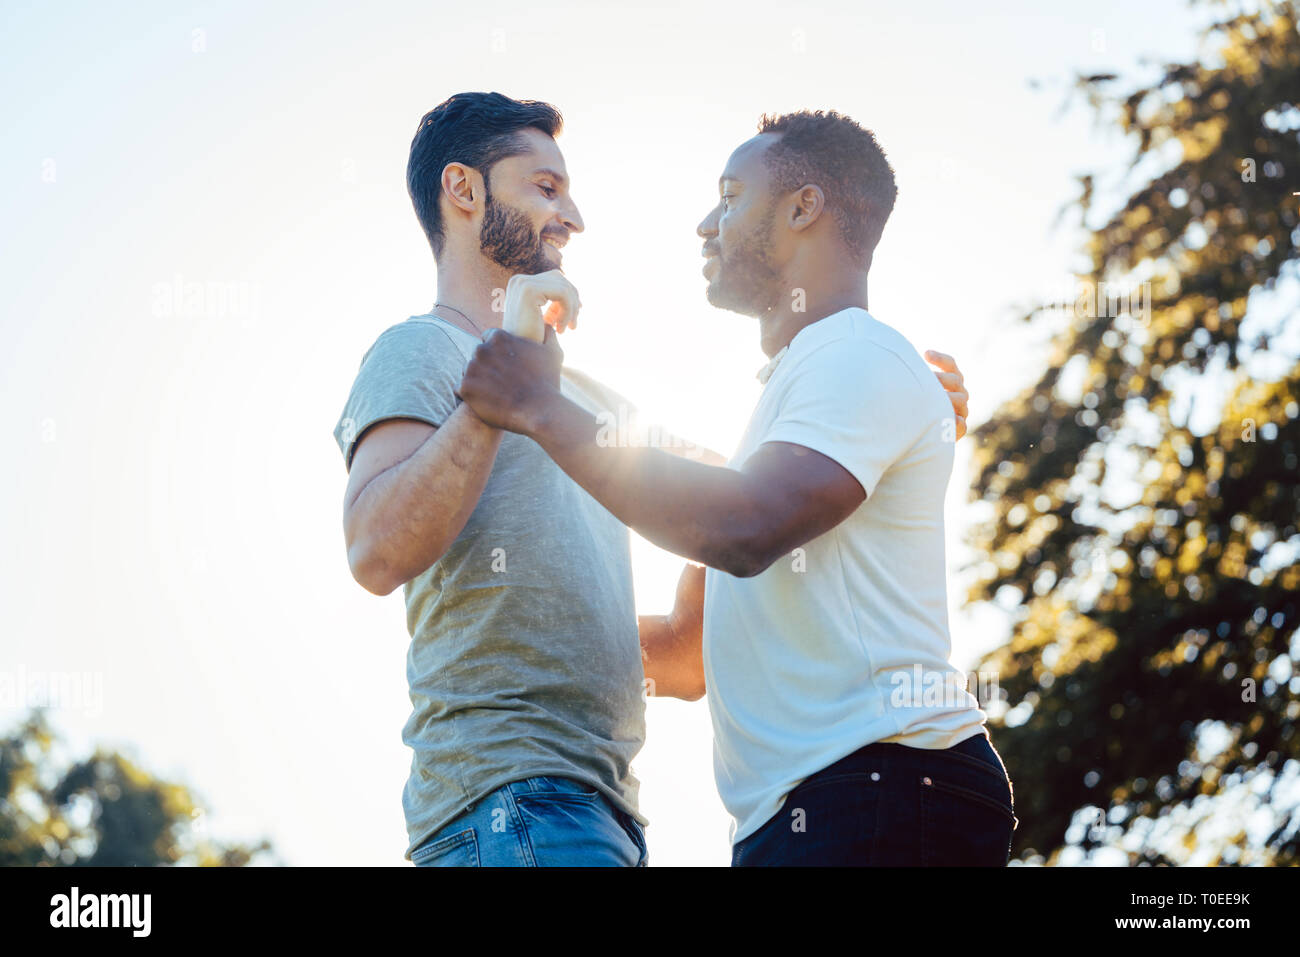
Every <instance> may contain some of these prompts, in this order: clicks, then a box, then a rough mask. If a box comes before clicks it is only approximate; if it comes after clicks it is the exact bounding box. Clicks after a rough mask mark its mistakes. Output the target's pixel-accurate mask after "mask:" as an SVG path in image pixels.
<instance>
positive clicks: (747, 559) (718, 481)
mask: <svg viewBox="0 0 1300 957" xmlns="http://www.w3.org/2000/svg"><path fill="white" fill-rule="evenodd" d="M599 433H600V425H599V422H598V420H597V419H596V417H595V416H593V415H592V414H591V413H589V412H587V411H586V410H585V409H583V408H582V407H581V406H579V405H577V404H575V403H573V402H571V401H569V400H568V399H566V398H564V397H563V396H558V395H557V396H556V397H554V399H552V400H551V401H549V402H547V403H546V406H545V407H544V408H542V409H538V410H536V414H535V415H534V416H533V422H532V424H531V426H530V428H529V429H528V430H527V434H528V435H530V436H531V437H532V438H533V440H534V441H536V442H537V443H538V444H539V445H540V446H541V447H542V448H543V449H545V451H546V452H547V454H548V455H550V456H551V458H552V459H554V460H555V463H556V464H557V465H559V466H560V468H562V469H563V470H564V471H565V472H566V473H568V475H569V477H570V478H572V479H573V480H574V481H575V482H577V483H578V484H579V485H581V486H582V487H583V488H584V489H586V490H587V492H588V493H590V494H591V496H592V497H593V498H595V499H596V500H597V501H598V502H600V503H601V504H602V505H604V506H605V508H607V509H608V510H609V511H610V512H611V513H613V514H614V515H615V516H616V517H617V518H618V519H619V520H620V521H622V522H623V524H625V525H627V526H628V527H630V528H632V529H634V530H635V531H637V532H638V533H639V534H641V535H642V536H644V537H645V538H646V539H648V540H649V541H651V542H653V543H654V544H656V545H658V546H660V547H661V548H665V549H667V550H668V551H671V552H674V553H676V554H678V555H681V556H683V557H684V558H689V559H692V560H694V561H697V562H701V563H703V564H705V565H711V566H712V567H714V568H718V569H721V570H723V571H727V572H732V573H733V574H738V575H744V574H752V573H753V571H754V567H755V566H754V563H755V561H756V557H757V555H759V554H760V553H761V552H762V550H763V548H764V545H763V539H764V533H765V531H766V529H767V527H768V525H767V523H766V522H765V521H764V517H763V514H762V509H761V508H760V507H759V506H758V503H757V498H756V496H753V495H751V494H749V490H748V489H747V483H748V481H749V480H748V479H747V478H746V477H745V476H744V475H742V474H741V473H739V472H737V471H734V470H732V469H728V468H718V467H715V466H709V465H702V464H700V463H698V462H693V461H690V460H689V459H688V458H684V457H680V456H673V455H669V454H668V453H666V452H664V451H663V450H661V449H656V448H621V447H615V446H604V447H602V446H601V445H600V444H599V443H598V436H599Z"/></svg>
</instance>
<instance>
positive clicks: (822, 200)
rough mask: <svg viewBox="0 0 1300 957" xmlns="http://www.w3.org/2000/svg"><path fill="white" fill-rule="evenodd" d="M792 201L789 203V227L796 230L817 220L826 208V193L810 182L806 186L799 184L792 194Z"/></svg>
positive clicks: (804, 227) (806, 226) (805, 227)
mask: <svg viewBox="0 0 1300 957" xmlns="http://www.w3.org/2000/svg"><path fill="white" fill-rule="evenodd" d="M792 198H793V202H792V203H791V204H790V228H791V229H793V230H795V231H796V232H798V231H799V230H802V229H807V228H808V227H809V226H811V225H812V224H813V223H815V222H817V220H818V218H819V217H820V216H821V214H822V210H824V209H825V208H826V194H825V193H823V192H822V188H821V187H820V186H814V185H812V184H811V183H810V184H808V185H807V186H801V187H800V188H799V190H798V191H797V192H795V193H794V194H793V197H792Z"/></svg>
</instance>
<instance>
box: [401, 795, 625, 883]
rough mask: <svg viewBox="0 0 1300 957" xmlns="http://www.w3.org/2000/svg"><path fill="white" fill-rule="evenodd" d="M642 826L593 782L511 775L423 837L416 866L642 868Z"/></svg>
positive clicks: (414, 861) (414, 860)
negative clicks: (500, 784) (509, 779)
mask: <svg viewBox="0 0 1300 957" xmlns="http://www.w3.org/2000/svg"><path fill="white" fill-rule="evenodd" d="M646 856H647V855H646V846H645V832H644V831H643V830H642V829H641V825H640V824H638V823H637V822H636V821H635V820H634V819H633V818H632V817H631V815H629V814H627V813H625V812H624V811H621V810H619V809H618V808H616V807H615V806H614V805H613V804H611V803H610V802H609V801H608V800H607V799H606V798H605V796H604V795H603V794H601V793H600V792H599V791H597V790H596V789H595V788H593V787H589V786H588V785H586V784H584V783H582V782H580V781H574V780H571V779H569V778H561V777H536V778H525V779H524V780H522V781H512V782H511V783H509V784H507V785H505V786H504V787H501V788H498V789H497V790H495V791H493V792H492V793H491V794H489V795H487V797H484V798H482V799H481V800H479V801H477V802H476V803H474V804H472V805H470V807H469V809H468V810H466V811H465V812H464V813H463V814H461V815H460V816H459V817H457V818H456V819H455V820H453V821H452V822H451V823H450V824H447V825H446V826H445V827H442V828H440V829H439V830H437V831H435V832H434V833H433V834H431V835H429V837H427V838H426V839H425V840H424V841H423V842H421V844H420V846H419V847H417V848H416V849H415V850H414V851H413V852H412V853H411V863H412V864H414V865H415V866H416V867H645V865H646Z"/></svg>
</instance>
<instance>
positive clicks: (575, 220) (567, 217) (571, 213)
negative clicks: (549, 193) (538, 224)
mask: <svg viewBox="0 0 1300 957" xmlns="http://www.w3.org/2000/svg"><path fill="white" fill-rule="evenodd" d="M560 219H562V220H564V227H565V229H567V230H568V231H569V232H571V233H580V232H582V228H583V225H582V213H580V212H578V206H577V204H576V203H574V202H573V200H569V205H568V208H567V209H564V210H562V211H561V212H560Z"/></svg>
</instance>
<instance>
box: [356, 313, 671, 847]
mask: <svg viewBox="0 0 1300 957" xmlns="http://www.w3.org/2000/svg"><path fill="white" fill-rule="evenodd" d="M478 341H479V340H478V337H477V336H473V335H470V334H469V333H467V332H465V331H464V330H461V329H458V328H456V327H455V326H453V325H451V324H450V323H448V322H445V321H443V320H441V319H438V318H437V317H434V316H412V317H411V318H410V319H408V320H406V321H405V322H401V323H398V324H397V325H395V326H392V327H390V328H389V329H387V330H385V331H384V332H383V333H382V334H381V335H380V336H379V338H378V339H377V340H376V341H375V343H374V345H373V346H371V348H370V350H369V351H368V352H367V353H366V355H365V357H364V358H363V359H362V360H361V368H360V371H359V372H358V373H357V378H356V381H355V382H354V383H353V386H352V392H351V395H349V397H348V400H347V404H346V405H345V406H344V409H343V414H342V416H341V417H340V420H339V424H338V426H337V427H336V428H335V430H334V437H335V440H336V441H337V442H338V444H339V448H340V450H341V451H342V452H343V457H344V462H345V463H346V465H347V467H348V468H351V466H352V453H353V449H354V447H355V444H356V441H357V440H359V439H361V438H362V437H363V436H364V433H365V431H366V429H367V428H369V427H370V426H371V425H374V424H375V423H377V422H380V421H383V420H385V419H394V418H408V419H418V420H420V421H422V422H428V423H429V424H430V425H441V424H442V423H443V422H444V421H446V419H447V417H448V416H449V415H451V413H452V411H453V410H454V409H455V408H456V406H457V405H459V404H460V400H459V399H457V398H456V396H455V390H456V389H457V388H458V387H459V386H460V382H461V378H462V377H463V375H464V371H465V366H466V365H467V364H468V362H469V357H470V355H471V354H472V352H473V349H474V347H475V346H476V345H477V344H478ZM578 381H583V380H581V379H579V380H578ZM562 389H563V391H564V393H565V394H566V395H568V396H569V397H570V398H571V399H573V400H574V401H575V402H579V403H580V404H582V405H584V406H586V407H587V408H590V409H592V411H599V409H600V408H601V405H600V400H598V399H596V398H593V396H591V395H589V394H587V393H585V392H584V391H583V390H582V389H580V388H579V387H578V386H577V385H575V383H574V381H571V380H570V378H569V377H567V376H566V377H565V379H564V380H562ZM404 592H405V596H406V623H407V629H408V630H409V631H410V634H411V645H410V649H409V651H408V653H407V668H406V672H407V680H408V682H409V684H410V696H411V705H412V708H413V711H412V712H411V716H410V718H409V719H408V720H407V722H406V726H405V728H404V729H403V731H402V740H403V741H404V742H405V743H406V744H407V745H408V746H409V747H410V748H411V749H412V750H413V752H414V755H413V757H412V760H411V774H410V777H409V778H408V779H407V782H406V788H405V790H404V792H403V796H402V807H403V810H404V811H405V813H406V827H407V835H408V837H409V839H410V844H409V846H408V847H407V850H406V856H407V858H409V857H410V855H411V852H412V851H413V850H414V849H415V848H417V847H418V846H419V845H420V844H421V843H422V842H423V841H424V840H425V839H426V838H427V837H428V836H429V835H430V834H432V833H433V832H435V831H437V830H438V829H440V828H441V827H443V826H444V825H445V824H447V823H449V822H450V821H451V820H452V819H453V818H455V817H456V816H457V815H459V814H460V813H461V812H462V811H464V810H465V809H466V808H467V806H468V805H470V804H472V803H474V802H477V801H478V800H479V799H481V798H482V797H484V796H486V795H487V794H489V793H490V792H492V791H494V790H496V789H497V788H499V787H501V786H502V785H504V784H507V783H509V782H511V781H517V780H520V779H523V778H528V777H534V776H537V775H543V774H547V775H561V776H564V777H570V778H575V779H577V780H579V781H584V782H586V783H588V784H589V785H591V786H592V787H593V788H595V789H598V790H599V791H600V792H601V793H603V794H604V795H605V796H606V797H608V798H609V799H610V800H611V801H612V802H613V803H614V804H615V805H616V806H617V807H619V808H621V809H622V810H624V811H626V812H627V813H629V814H631V815H632V816H633V817H635V818H636V819H637V821H639V822H640V823H641V824H646V823H647V822H646V820H645V818H644V817H642V816H641V815H640V813H639V811H638V810H637V794H638V790H639V784H638V782H637V780H636V778H635V777H634V776H633V775H632V772H631V769H630V766H629V765H630V762H631V761H632V758H633V757H634V756H635V755H636V753H637V752H638V751H639V750H640V749H641V745H642V743H643V742H644V740H645V699H644V697H643V696H642V683H643V679H644V672H643V670H642V663H641V650H640V642H639V639H638V637H637V618H636V609H635V603H634V600H633V592H632V567H631V555H630V543H629V537H628V530H627V528H626V526H624V525H623V524H622V523H621V522H619V521H618V519H616V518H615V517H614V516H613V515H612V514H610V513H609V512H608V511H607V510H606V509H605V508H604V507H603V506H602V505H601V504H600V503H599V502H597V501H596V500H595V499H593V498H592V497H591V496H590V495H588V494H587V492H586V491H584V490H583V489H582V488H581V486H579V485H578V484H577V483H576V482H574V481H573V480H572V479H570V478H569V477H568V476H567V475H565V474H564V472H563V471H562V470H561V469H560V468H559V466H557V465H556V464H555V463H554V462H552V461H551V459H550V457H549V456H547V454H546V453H545V452H544V451H542V449H541V447H540V446H539V445H537V443H536V442H534V441H533V440H532V439H529V438H527V437H525V436H522V435H516V434H514V433H510V432H507V433H506V434H505V435H504V436H503V437H502V439H501V446H500V449H499V450H498V451H497V456H496V460H495V462H494V464H493V466H492V472H491V475H490V476H489V477H488V481H487V485H486V487H485V488H484V490H483V494H482V496H481V497H480V498H479V501H478V504H477V506H475V508H474V511H473V512H472V513H471V514H470V517H469V521H468V522H467V523H466V524H465V528H464V530H463V531H461V533H460V535H459V536H458V537H457V538H456V540H455V542H453V543H452V545H451V547H450V548H449V549H448V551H447V553H446V554H445V555H443V557H442V558H440V559H439V560H438V561H436V562H435V563H434V564H433V565H432V566H430V567H429V568H428V569H426V570H425V571H424V572H423V573H421V574H420V575H419V576H417V577H416V578H414V579H412V580H411V581H409V582H407V583H406V585H405V586H404Z"/></svg>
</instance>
